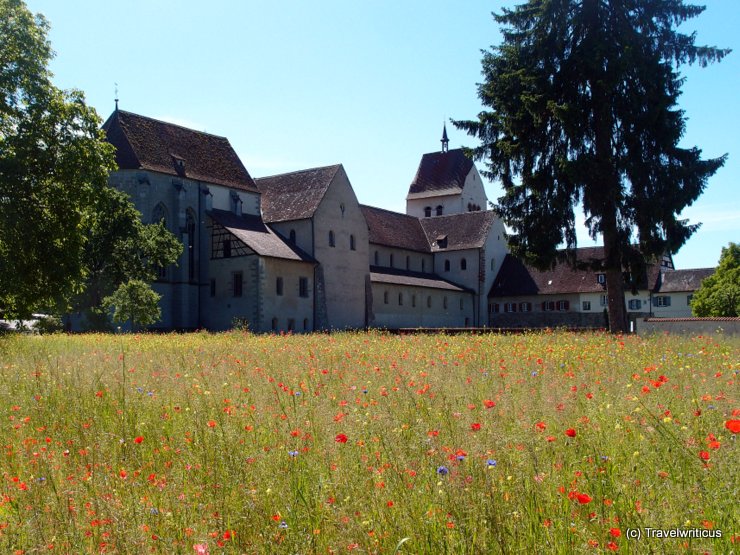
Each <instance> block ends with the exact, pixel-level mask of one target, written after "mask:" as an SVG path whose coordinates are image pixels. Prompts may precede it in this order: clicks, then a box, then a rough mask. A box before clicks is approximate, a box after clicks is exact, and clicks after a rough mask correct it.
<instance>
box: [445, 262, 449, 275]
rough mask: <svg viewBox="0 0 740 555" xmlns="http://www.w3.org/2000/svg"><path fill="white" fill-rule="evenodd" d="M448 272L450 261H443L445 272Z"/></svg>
mask: <svg viewBox="0 0 740 555" xmlns="http://www.w3.org/2000/svg"><path fill="white" fill-rule="evenodd" d="M449 271H450V261H449V260H445V272H449Z"/></svg>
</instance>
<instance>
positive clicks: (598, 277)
mask: <svg viewBox="0 0 740 555" xmlns="http://www.w3.org/2000/svg"><path fill="white" fill-rule="evenodd" d="M596 281H597V282H598V283H600V284H601V285H604V284H605V283H606V274H596Z"/></svg>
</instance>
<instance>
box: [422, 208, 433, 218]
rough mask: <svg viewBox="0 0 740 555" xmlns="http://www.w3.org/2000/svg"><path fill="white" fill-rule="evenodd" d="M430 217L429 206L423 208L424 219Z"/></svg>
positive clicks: (430, 209) (430, 210)
mask: <svg viewBox="0 0 740 555" xmlns="http://www.w3.org/2000/svg"><path fill="white" fill-rule="evenodd" d="M431 216H432V207H431V206H425V207H424V217H425V218H429V217H431Z"/></svg>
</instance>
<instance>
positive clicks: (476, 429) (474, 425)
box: [470, 422, 480, 432]
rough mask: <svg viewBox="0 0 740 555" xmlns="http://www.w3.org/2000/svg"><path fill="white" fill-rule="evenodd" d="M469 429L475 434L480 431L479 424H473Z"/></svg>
mask: <svg viewBox="0 0 740 555" xmlns="http://www.w3.org/2000/svg"><path fill="white" fill-rule="evenodd" d="M470 429H471V430H473V431H474V432H477V431H478V430H480V422H473V423H472V424H471V425H470Z"/></svg>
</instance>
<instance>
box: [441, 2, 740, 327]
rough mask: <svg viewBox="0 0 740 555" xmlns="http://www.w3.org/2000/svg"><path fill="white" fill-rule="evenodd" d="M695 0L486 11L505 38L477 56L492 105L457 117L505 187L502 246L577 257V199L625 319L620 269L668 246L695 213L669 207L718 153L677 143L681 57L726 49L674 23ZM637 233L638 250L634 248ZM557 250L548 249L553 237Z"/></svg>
mask: <svg viewBox="0 0 740 555" xmlns="http://www.w3.org/2000/svg"><path fill="white" fill-rule="evenodd" d="M703 9H704V8H703V7H700V6H694V5H685V4H684V3H683V1H682V0H619V1H614V0H612V1H604V0H529V1H528V2H526V3H524V4H521V5H518V6H516V7H515V8H514V9H504V10H503V12H502V13H501V14H500V15H497V14H494V19H495V20H496V21H497V22H498V23H499V24H500V25H502V26H503V27H504V28H503V43H502V44H501V45H500V46H498V47H494V48H493V50H491V51H486V52H484V54H483V60H482V66H483V75H484V82H483V83H481V84H479V86H478V95H479V97H480V99H481V101H482V103H483V105H484V106H486V107H488V108H490V110H488V111H483V112H481V113H480V114H479V115H478V119H477V120H471V121H456V122H454V123H455V124H456V125H457V126H458V127H459V128H462V129H464V130H466V131H467V132H468V133H469V134H470V135H472V136H475V137H477V138H478V139H480V142H481V144H480V146H479V147H477V148H474V149H471V155H472V156H474V157H475V158H476V159H478V160H484V161H485V162H486V164H487V171H486V172H485V174H486V175H487V177H489V178H491V179H493V178H497V179H500V180H501V182H502V184H503V187H504V191H505V194H504V196H503V197H501V198H500V199H499V207H498V208H499V210H500V212H501V214H502V216H503V218H504V220H505V221H506V223H507V224H508V225H509V226H510V227H511V228H512V229H513V231H514V233H513V235H512V236H511V237H510V239H509V245H510V247H511V250H512V252H513V253H514V254H515V255H517V256H520V257H522V258H524V259H525V260H527V261H528V262H529V263H531V264H534V265H535V266H538V267H541V268H544V267H549V266H552V265H553V264H554V263H556V262H557V261H562V260H563V259H566V260H568V261H570V262H571V263H574V261H575V248H576V246H577V241H576V229H575V225H576V217H575V210H576V208H577V206H578V205H579V203H580V204H582V206H583V210H584V212H585V216H586V224H587V226H588V229H589V232H590V234H591V236H592V237H594V238H595V237H596V236H598V235H601V236H602V237H603V240H604V259H603V260H598V261H593V266H594V267H599V268H601V269H603V270H604V271H605V273H606V275H607V293H608V297H609V320H610V325H611V327H612V330H613V331H623V330H624V329H625V328H626V320H625V314H626V312H625V308H624V284H623V281H622V272H623V270H628V271H631V272H632V273H633V274H634V275H639V273H640V271H641V269H642V267H643V265H644V263H645V262H646V261H647V260H650V259H651V258H654V257H658V256H660V255H662V254H663V253H665V252H676V251H677V250H678V248H679V247H680V246H681V245H683V244H684V242H685V241H686V240H687V239H688V238H689V236H690V235H691V234H692V233H693V232H694V231H695V230H696V228H697V227H698V226H697V225H692V224H689V223H688V222H687V221H685V220H681V219H679V217H678V214H680V213H681V210H682V209H683V208H685V207H686V206H689V205H690V204H691V203H692V202H693V201H694V200H695V199H696V198H697V197H698V196H699V195H700V194H701V192H702V191H703V189H704V187H705V185H706V182H707V179H708V178H709V177H710V176H711V175H712V174H714V172H716V171H717V169H718V168H719V167H721V166H722V164H723V163H724V157H720V158H714V159H710V160H704V159H702V158H701V151H700V150H699V149H697V148H682V147H679V146H678V143H679V141H680V139H681V137H682V135H683V133H684V127H685V118H684V115H683V112H682V111H681V110H680V109H679V108H678V107H677V101H678V97H679V95H680V88H681V84H682V82H683V80H682V78H681V76H680V74H679V72H678V67H679V66H680V65H682V64H685V63H694V62H698V63H700V64H701V65H706V64H707V63H709V62H713V61H718V60H721V59H722V58H723V57H724V56H725V55H726V54H727V53H728V52H729V51H728V50H722V49H717V48H712V47H704V46H696V45H695V40H694V36H693V35H686V34H682V33H680V32H678V31H677V30H676V29H675V28H676V26H678V25H679V24H681V23H682V22H684V21H686V20H688V19H690V18H693V17H696V16H698V15H699V14H700V13H701V12H702V11H703ZM635 243H636V244H637V245H638V248H637V249H634V248H631V245H633V244H635ZM563 244H564V245H565V247H566V248H565V250H564V251H559V250H558V248H559V246H560V245H563Z"/></svg>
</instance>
